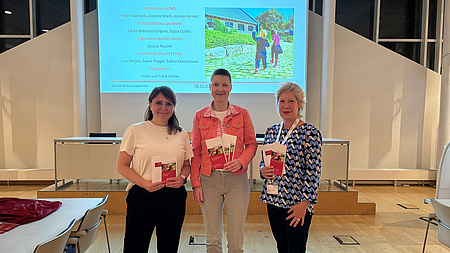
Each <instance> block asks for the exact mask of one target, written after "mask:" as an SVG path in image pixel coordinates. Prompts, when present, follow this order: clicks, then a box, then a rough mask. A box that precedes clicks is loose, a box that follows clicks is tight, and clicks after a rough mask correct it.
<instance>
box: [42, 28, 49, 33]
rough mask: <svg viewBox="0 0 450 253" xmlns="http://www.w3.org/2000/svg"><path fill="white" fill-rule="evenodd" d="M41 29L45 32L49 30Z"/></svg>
mask: <svg viewBox="0 0 450 253" xmlns="http://www.w3.org/2000/svg"><path fill="white" fill-rule="evenodd" d="M42 31H43V32H45V33H46V32H48V31H50V30H48V29H42Z"/></svg>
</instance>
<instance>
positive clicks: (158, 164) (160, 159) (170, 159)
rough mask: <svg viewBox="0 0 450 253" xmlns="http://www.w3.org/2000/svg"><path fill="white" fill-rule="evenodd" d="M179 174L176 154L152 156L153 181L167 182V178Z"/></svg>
mask: <svg viewBox="0 0 450 253" xmlns="http://www.w3.org/2000/svg"><path fill="white" fill-rule="evenodd" d="M176 176H177V157H176V155H175V154H171V155H160V156H159V155H158V156H152V181H153V182H160V181H162V182H163V183H164V184H165V183H167V179H168V178H170V177H176Z"/></svg>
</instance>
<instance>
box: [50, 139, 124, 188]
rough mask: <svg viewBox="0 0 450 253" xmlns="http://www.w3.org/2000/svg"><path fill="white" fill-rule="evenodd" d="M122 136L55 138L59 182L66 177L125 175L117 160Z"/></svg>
mask: <svg viewBox="0 0 450 253" xmlns="http://www.w3.org/2000/svg"><path fill="white" fill-rule="evenodd" d="M121 142H122V137H70V138H58V139H54V152H55V154H54V158H55V185H56V186H57V188H59V187H58V182H59V180H61V179H62V180H63V185H61V186H60V187H64V186H65V185H66V183H65V179H121V178H123V177H122V175H120V174H119V173H118V172H117V160H118V159H119V149H120V143H121Z"/></svg>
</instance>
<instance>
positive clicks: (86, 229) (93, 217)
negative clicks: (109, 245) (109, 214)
mask: <svg viewBox="0 0 450 253" xmlns="http://www.w3.org/2000/svg"><path fill="white" fill-rule="evenodd" d="M107 199H108V195H106V196H105V197H104V198H103V199H102V201H101V202H100V203H99V204H98V205H97V206H96V207H94V208H92V209H89V210H87V211H86V214H85V215H84V217H83V218H82V220H81V223H80V225H79V226H78V229H77V230H76V231H72V233H71V234H70V238H69V240H68V242H67V244H68V245H69V247H70V246H71V247H72V248H73V252H74V253H82V252H85V251H86V250H87V249H88V248H89V247H90V246H91V245H92V244H93V243H94V241H95V239H96V238H97V235H98V227H99V226H100V223H101V217H102V213H103V206H104V205H105V203H106V200H107ZM105 226H106V223H105Z"/></svg>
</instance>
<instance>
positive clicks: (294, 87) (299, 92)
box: [275, 81, 306, 117]
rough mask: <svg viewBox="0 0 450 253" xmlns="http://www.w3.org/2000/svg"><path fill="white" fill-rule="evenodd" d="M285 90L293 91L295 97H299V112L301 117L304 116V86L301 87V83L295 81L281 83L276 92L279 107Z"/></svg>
mask: <svg viewBox="0 0 450 253" xmlns="http://www.w3.org/2000/svg"><path fill="white" fill-rule="evenodd" d="M285 92H292V93H294V96H295V99H297V102H298V107H299V108H298V110H299V111H298V114H299V115H300V117H303V107H304V106H305V103H306V99H305V92H303V89H302V87H300V85H298V84H296V83H294V82H290V81H287V82H284V83H282V84H281V85H280V87H278V89H277V91H276V93H275V97H276V99H277V107H278V102H279V100H280V95H281V93H285Z"/></svg>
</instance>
